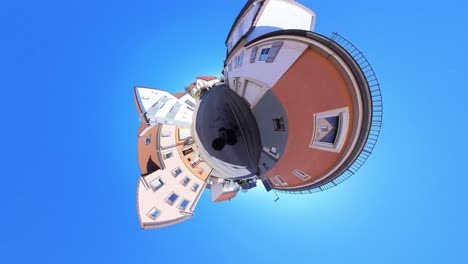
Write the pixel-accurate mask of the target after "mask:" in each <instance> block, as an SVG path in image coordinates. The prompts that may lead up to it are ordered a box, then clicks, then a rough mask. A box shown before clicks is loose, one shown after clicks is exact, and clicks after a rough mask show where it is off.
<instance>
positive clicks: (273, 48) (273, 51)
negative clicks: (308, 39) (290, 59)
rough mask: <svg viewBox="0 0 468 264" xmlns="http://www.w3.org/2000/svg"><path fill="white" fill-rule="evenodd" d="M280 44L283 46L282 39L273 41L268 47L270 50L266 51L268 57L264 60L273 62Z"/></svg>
mask: <svg viewBox="0 0 468 264" xmlns="http://www.w3.org/2000/svg"><path fill="white" fill-rule="evenodd" d="M281 46H283V41H275V42H273V45H271V48H270V52H268V57H267V59H266V62H273V61H274V60H275V58H276V55H277V54H278V52H279V50H280V49H281Z"/></svg>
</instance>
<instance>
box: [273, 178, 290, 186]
mask: <svg viewBox="0 0 468 264" xmlns="http://www.w3.org/2000/svg"><path fill="white" fill-rule="evenodd" d="M275 180H276V182H278V184H279V185H282V186H287V185H288V183H287V182H286V181H285V180H284V179H283V178H281V176H279V175H276V176H275Z"/></svg>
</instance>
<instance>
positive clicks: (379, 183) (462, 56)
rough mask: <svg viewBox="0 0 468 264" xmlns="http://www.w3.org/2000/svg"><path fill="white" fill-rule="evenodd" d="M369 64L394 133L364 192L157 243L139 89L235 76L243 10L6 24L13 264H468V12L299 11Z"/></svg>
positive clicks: (230, 216) (8, 232) (259, 194)
mask: <svg viewBox="0 0 468 264" xmlns="http://www.w3.org/2000/svg"><path fill="white" fill-rule="evenodd" d="M300 2H301V3H302V4H304V5H305V6H307V7H309V8H311V9H312V10H313V11H315V12H316V14H317V24H316V28H315V29H316V32H318V33H321V34H324V35H330V34H331V33H332V32H334V31H336V32H338V33H340V34H341V35H343V36H344V37H346V38H348V39H349V40H350V41H352V42H353V43H354V44H355V45H356V46H357V47H359V48H360V49H361V50H362V51H363V52H364V54H365V55H366V57H367V58H368V59H369V61H370V63H371V64H372V66H373V67H374V70H375V71H376V73H377V76H378V77H379V80H380V83H381V85H382V90H383V96H384V97H383V99H384V111H385V113H384V126H383V130H382V133H381V138H380V141H379V142H378V145H377V146H376V148H375V151H374V154H373V155H372V156H371V157H370V158H369V160H368V161H367V162H366V164H365V165H364V166H363V168H362V169H361V170H360V171H359V172H358V173H357V175H355V176H353V177H352V178H350V179H349V180H348V181H346V182H344V183H343V184H341V185H340V186H338V187H337V188H333V189H330V190H327V191H325V192H323V193H318V194H312V195H304V196H298V195H284V194H283V195H282V194H280V200H279V201H278V202H276V203H274V202H273V200H274V199H275V197H274V195H273V193H271V192H270V193H267V192H265V191H264V189H263V188H262V187H261V186H260V187H261V188H256V189H254V190H251V191H249V192H247V193H240V194H239V195H238V197H236V198H235V199H234V200H232V201H231V202H225V203H216V204H215V203H211V201H210V196H209V192H208V191H207V192H206V193H204V195H203V196H202V198H201V200H200V202H199V204H198V206H197V209H196V215H195V217H193V218H192V219H190V220H188V221H186V222H183V223H181V224H178V225H175V226H171V227H168V228H163V229H156V230H149V231H143V230H141V228H140V226H139V223H138V217H137V214H136V206H135V205H136V193H135V191H136V185H137V181H138V176H139V170H138V165H137V159H136V140H137V138H136V131H137V128H138V125H139V121H138V115H137V112H136V108H135V105H134V101H133V97H132V91H133V90H132V89H133V86H134V85H142V86H149V87H155V88H161V89H167V90H169V91H172V92H177V91H181V90H182V89H183V87H184V85H187V84H188V83H190V82H191V81H193V80H194V78H195V76H198V75H207V74H214V75H217V76H219V75H220V74H221V73H220V72H221V70H222V63H223V60H224V56H225V52H226V51H225V46H224V40H225V38H226V34H227V33H228V30H229V29H230V26H231V23H232V22H233V20H234V19H235V17H236V15H237V13H238V11H239V10H240V9H241V8H242V6H243V4H244V1H234V0H229V1H228V0H217V1H215V0H206V1H205V0H203V1H175V2H172V1H99V2H96V1H55V2H54V1H47V0H45V1H10V2H7V3H3V4H2V6H1V8H0V34H1V35H0V36H1V37H2V41H1V43H0V65H1V66H0V67H1V71H0V77H1V78H0V80H1V81H2V85H3V88H2V89H1V93H2V96H1V97H0V102H1V104H0V110H1V111H0V115H1V117H2V121H3V125H2V129H1V134H2V136H1V140H0V143H1V145H0V146H1V149H2V153H3V155H2V156H3V158H2V163H1V165H2V168H3V170H2V173H1V174H2V176H3V177H2V178H3V184H2V188H1V190H2V191H1V192H0V198H1V204H2V208H3V210H2V211H3V213H2V214H1V218H0V219H1V220H0V222H1V223H2V224H1V227H0V228H1V229H0V230H1V233H0V237H1V240H0V241H1V244H2V246H1V247H0V262H1V263H148V262H152V263H188V262H192V261H193V262H196V263H199V262H203V263H239V262H241V263H294V262H307V263H345V262H346V263H467V262H468V257H467V254H466V252H465V251H466V245H467V244H468V241H467V236H468V230H467V227H466V223H467V222H468V216H467V214H468V205H467V201H468V195H467V191H466V187H465V186H466V185H467V183H468V179H467V173H466V171H465V169H464V166H463V165H464V164H466V162H467V161H466V160H467V158H466V156H467V155H466V148H467V147H468V145H467V142H466V134H467V132H468V131H467V125H466V115H465V111H466V110H465V106H466V105H467V103H466V98H467V93H468V92H467V91H468V89H467V85H466V81H465V80H464V78H465V76H466V70H465V68H466V61H467V59H468V56H467V52H466V43H467V40H468V37H467V23H466V13H467V11H468V3H467V1H461V0H460V1H455V0H447V1H443V2H440V1H402V0H396V1H384V2H383V1H369V0H356V1H313V0H302V1H300Z"/></svg>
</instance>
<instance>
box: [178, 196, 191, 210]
mask: <svg viewBox="0 0 468 264" xmlns="http://www.w3.org/2000/svg"><path fill="white" fill-rule="evenodd" d="M184 201H187V205H186V206H185V207H184V208H180V206H181V205H182V203H183V202H184ZM189 205H190V201H189V200H188V199H185V198H182V201H180V203H179V205H178V206H177V209H179V210H182V211H185V210H186V209H187V208H188V207H189Z"/></svg>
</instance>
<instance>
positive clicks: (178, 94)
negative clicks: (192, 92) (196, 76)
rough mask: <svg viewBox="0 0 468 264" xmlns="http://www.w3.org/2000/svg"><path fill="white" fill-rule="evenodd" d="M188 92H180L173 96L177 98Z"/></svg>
mask: <svg viewBox="0 0 468 264" xmlns="http://www.w3.org/2000/svg"><path fill="white" fill-rule="evenodd" d="M186 94H187V92H178V93H175V94H173V96H174V97H176V98H181V97H182V96H184V95H186Z"/></svg>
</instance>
